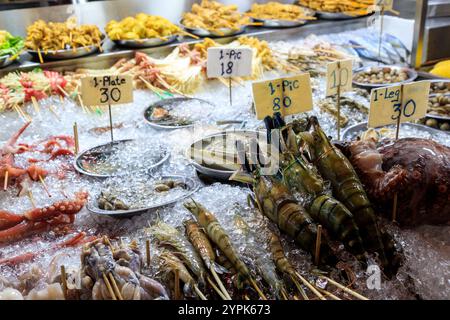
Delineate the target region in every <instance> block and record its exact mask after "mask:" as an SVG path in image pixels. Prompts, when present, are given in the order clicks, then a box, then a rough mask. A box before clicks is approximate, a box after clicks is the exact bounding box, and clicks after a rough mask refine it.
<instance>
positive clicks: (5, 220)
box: [0, 210, 25, 230]
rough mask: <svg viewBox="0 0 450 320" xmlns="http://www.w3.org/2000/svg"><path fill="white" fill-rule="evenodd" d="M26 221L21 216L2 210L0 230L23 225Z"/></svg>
mask: <svg viewBox="0 0 450 320" xmlns="http://www.w3.org/2000/svg"><path fill="white" fill-rule="evenodd" d="M24 219H25V218H24V217H23V216H21V215H18V214H14V213H11V212H8V211H4V210H0V230H4V229H8V228H11V227H13V226H15V225H17V224H19V223H21V222H22V221H23V220H24Z"/></svg>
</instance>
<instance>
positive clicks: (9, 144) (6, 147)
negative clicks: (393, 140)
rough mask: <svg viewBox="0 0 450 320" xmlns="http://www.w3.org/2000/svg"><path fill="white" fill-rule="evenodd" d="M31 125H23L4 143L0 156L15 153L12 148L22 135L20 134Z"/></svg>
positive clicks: (15, 150) (28, 123) (14, 149)
mask: <svg viewBox="0 0 450 320" xmlns="http://www.w3.org/2000/svg"><path fill="white" fill-rule="evenodd" d="M30 124H31V121H30V122H27V123H25V124H24V125H23V126H22V128H20V129H19V131H17V132H16V133H15V134H14V135H13V136H12V137H11V138H10V139H9V140H8V141H7V142H6V143H5V145H4V146H3V147H2V149H1V150H0V155H1V156H4V155H6V154H9V153H16V152H17V149H16V148H14V146H15V145H16V143H17V140H18V139H19V137H20V136H21V135H22V133H23V132H24V131H25V130H26V129H27V128H28V126H29V125H30Z"/></svg>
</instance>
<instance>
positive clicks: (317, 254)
mask: <svg viewBox="0 0 450 320" xmlns="http://www.w3.org/2000/svg"><path fill="white" fill-rule="evenodd" d="M321 241H322V225H320V224H319V225H318V226H317V236H316V252H315V255H314V263H315V265H316V266H318V265H319V262H320V244H321Z"/></svg>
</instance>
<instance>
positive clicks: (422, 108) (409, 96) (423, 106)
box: [369, 81, 430, 128]
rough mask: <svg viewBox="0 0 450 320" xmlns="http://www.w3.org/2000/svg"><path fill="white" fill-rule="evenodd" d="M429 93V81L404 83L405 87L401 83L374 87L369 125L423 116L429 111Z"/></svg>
mask: <svg viewBox="0 0 450 320" xmlns="http://www.w3.org/2000/svg"><path fill="white" fill-rule="evenodd" d="M402 92H403V94H402ZM429 93H430V82H429V81H419V82H413V83H408V84H404V85H403V89H402V86H401V85H398V86H392V87H383V88H379V89H373V90H372V94H371V98H370V111H369V127H372V128H373V127H379V126H384V125H388V124H394V123H397V122H407V121H412V120H416V119H420V118H423V117H424V116H425V114H426V113H427V107H428V96H429Z"/></svg>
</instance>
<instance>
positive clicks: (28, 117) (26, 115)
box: [16, 104, 33, 122]
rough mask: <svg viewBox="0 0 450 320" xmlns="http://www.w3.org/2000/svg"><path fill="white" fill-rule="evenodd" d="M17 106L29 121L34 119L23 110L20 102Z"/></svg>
mask: <svg viewBox="0 0 450 320" xmlns="http://www.w3.org/2000/svg"><path fill="white" fill-rule="evenodd" d="M16 106H17V109H18V110H19V111H20V113H21V114H22V115H23V116H24V117H25V119H27V120H28V121H29V122H30V121H31V120H33V119H32V118H31V116H30V115H28V114H27V113H26V112H25V111H23V110H22V108H21V107H20V106H19V105H18V104H16Z"/></svg>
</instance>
